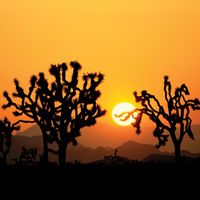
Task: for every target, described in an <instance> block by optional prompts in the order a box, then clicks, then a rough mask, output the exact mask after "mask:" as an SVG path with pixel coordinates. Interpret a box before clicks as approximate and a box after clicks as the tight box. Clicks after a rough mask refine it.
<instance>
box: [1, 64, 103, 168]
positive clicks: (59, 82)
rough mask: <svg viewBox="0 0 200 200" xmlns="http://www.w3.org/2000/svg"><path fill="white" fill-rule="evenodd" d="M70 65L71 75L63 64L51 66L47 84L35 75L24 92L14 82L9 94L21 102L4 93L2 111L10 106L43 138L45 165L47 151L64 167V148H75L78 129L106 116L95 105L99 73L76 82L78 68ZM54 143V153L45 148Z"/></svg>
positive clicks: (40, 75) (78, 133)
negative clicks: (28, 119)
mask: <svg viewBox="0 0 200 200" xmlns="http://www.w3.org/2000/svg"><path fill="white" fill-rule="evenodd" d="M70 66H71V68H72V72H71V71H69V68H68V66H67V64H65V63H63V64H60V65H51V67H50V69H49V72H50V75H51V76H53V78H54V79H55V80H54V81H53V82H52V83H51V84H50V83H49V82H48V81H47V80H46V79H45V75H44V73H39V77H36V76H33V77H32V78H31V80H30V83H31V85H30V87H29V92H28V93H25V92H24V89H23V88H22V87H21V86H20V84H19V82H18V81H17V80H15V81H14V82H15V86H16V93H14V94H13V95H14V97H17V98H19V99H20V100H21V101H20V103H19V104H17V103H15V102H13V100H12V99H11V98H10V96H9V95H8V93H7V92H4V96H5V98H6V99H7V104H6V105H4V106H3V108H7V107H10V106H14V107H15V109H16V110H15V111H14V115H15V116H20V115H23V114H25V115H26V116H27V117H29V118H30V119H31V120H32V121H24V122H35V123H37V124H38V126H39V127H40V129H41V132H42V135H43V157H42V159H43V160H44V162H45V163H46V162H48V152H51V153H54V154H57V155H58V160H59V165H64V164H65V162H66V149H67V145H68V144H69V143H71V142H72V143H73V144H74V145H76V144H77V140H76V137H78V136H80V130H81V128H83V127H85V126H92V125H94V124H95V123H96V118H98V117H101V116H103V115H104V114H105V113H106V111H105V110H102V109H101V107H100V106H99V105H98V104H97V99H98V98H99V97H100V94H101V93H100V91H99V90H97V87H98V86H99V84H100V83H101V82H102V81H103V79H104V76H103V74H101V73H89V74H85V75H84V76H83V80H82V81H79V80H78V74H79V71H80V70H81V65H80V64H79V63H78V62H71V63H70ZM67 73H69V75H70V73H71V79H70V80H67V75H68V74H67ZM78 84H79V85H82V87H80V86H79V85H78ZM54 142H55V143H56V144H57V145H58V150H54V149H50V148H49V146H48V144H50V143H54Z"/></svg>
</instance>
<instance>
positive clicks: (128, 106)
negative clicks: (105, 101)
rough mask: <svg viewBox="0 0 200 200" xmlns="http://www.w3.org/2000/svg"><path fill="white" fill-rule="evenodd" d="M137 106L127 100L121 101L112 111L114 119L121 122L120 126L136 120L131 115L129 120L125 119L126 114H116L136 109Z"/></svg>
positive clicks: (118, 122)
mask: <svg viewBox="0 0 200 200" xmlns="http://www.w3.org/2000/svg"><path fill="white" fill-rule="evenodd" d="M134 108H135V107H134V106H133V105H132V104H130V103H127V102H123V103H119V104H117V105H116V106H115V107H114V108H113V111H112V118H113V120H114V121H115V122H116V123H117V124H119V125H120V126H128V125H130V124H131V123H132V122H134V119H133V118H132V117H129V118H128V119H127V120H123V119H124V118H125V116H122V117H117V116H116V115H120V114H122V113H124V112H130V111H132V110H133V109H134Z"/></svg>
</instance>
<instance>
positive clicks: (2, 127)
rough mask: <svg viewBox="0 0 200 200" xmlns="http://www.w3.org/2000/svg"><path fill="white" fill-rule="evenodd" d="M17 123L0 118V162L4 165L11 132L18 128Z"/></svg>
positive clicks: (8, 149) (10, 141)
mask: <svg viewBox="0 0 200 200" xmlns="http://www.w3.org/2000/svg"><path fill="white" fill-rule="evenodd" d="M17 124H18V123H14V124H11V122H10V121H9V120H8V119H7V118H4V120H0V163H1V164H3V165H6V158H7V155H8V153H9V151H10V147H11V143H12V133H13V131H15V130H19V126H17Z"/></svg>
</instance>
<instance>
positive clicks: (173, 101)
mask: <svg viewBox="0 0 200 200" xmlns="http://www.w3.org/2000/svg"><path fill="white" fill-rule="evenodd" d="M189 94H190V93H189V90H188V88H187V86H186V85H185V84H182V85H181V86H180V87H178V88H176V90H175V92H174V93H173V94H172V86H171V83H170V81H169V79H168V76H165V77H164V96H165V101H166V103H167V106H166V108H164V106H162V105H161V103H160V102H159V100H158V99H157V98H156V97H155V96H154V95H152V94H150V93H148V92H147V91H145V90H143V91H142V92H141V95H138V94H137V92H134V96H135V99H136V102H139V103H140V104H141V107H142V108H137V109H135V110H133V111H132V112H129V113H122V114H120V115H118V117H120V118H121V119H122V120H127V119H128V118H129V117H130V116H132V117H133V118H134V119H135V121H134V122H133V126H134V127H135V128H136V132H137V133H138V134H139V133H140V132H141V131H140V124H141V120H142V117H143V115H147V116H148V117H149V118H150V119H151V121H152V122H154V123H155V125H156V127H155V129H154V131H153V135H154V136H155V137H157V138H158V144H157V147H158V148H159V147H161V146H164V145H165V144H166V142H167V141H168V137H169V136H170V137H171V140H172V142H173V145H174V150H175V160H176V161H177V162H179V161H180V159H181V143H182V141H183V138H184V136H185V135H186V134H187V135H188V136H189V137H190V138H191V139H194V135H193V133H192V129H191V124H192V119H191V118H190V110H191V109H192V110H199V109H200V101H199V99H197V98H196V99H188V100H187V99H186V96H188V95H189ZM135 113H138V114H137V115H135ZM178 128H179V129H178ZM178 130H179V131H178Z"/></svg>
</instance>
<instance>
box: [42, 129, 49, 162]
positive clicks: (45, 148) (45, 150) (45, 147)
mask: <svg viewBox="0 0 200 200" xmlns="http://www.w3.org/2000/svg"><path fill="white" fill-rule="evenodd" d="M42 135H43V155H42V163H43V164H44V165H47V164H48V160H49V158H48V141H47V138H46V133H43V134H42Z"/></svg>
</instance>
